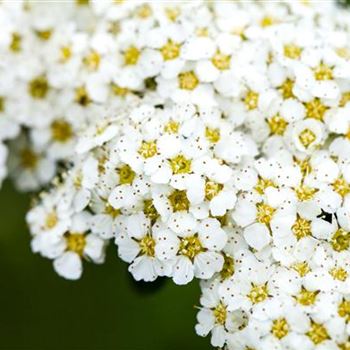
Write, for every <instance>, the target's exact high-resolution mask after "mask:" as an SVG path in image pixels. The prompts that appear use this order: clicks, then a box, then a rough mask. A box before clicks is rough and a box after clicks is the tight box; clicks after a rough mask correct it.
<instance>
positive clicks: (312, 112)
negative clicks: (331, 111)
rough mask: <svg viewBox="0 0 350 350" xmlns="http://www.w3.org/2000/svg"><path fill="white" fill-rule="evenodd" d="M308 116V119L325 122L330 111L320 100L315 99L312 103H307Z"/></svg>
mask: <svg viewBox="0 0 350 350" xmlns="http://www.w3.org/2000/svg"><path fill="white" fill-rule="evenodd" d="M305 108H306V116H307V117H308V118H313V119H316V120H319V121H323V118H324V114H325V113H326V111H327V110H328V107H327V106H325V105H324V104H323V103H322V102H321V100H320V99H319V98H315V99H313V100H312V101H310V102H306V103H305Z"/></svg>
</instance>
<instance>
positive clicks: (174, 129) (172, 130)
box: [164, 120, 179, 134]
mask: <svg viewBox="0 0 350 350" xmlns="http://www.w3.org/2000/svg"><path fill="white" fill-rule="evenodd" d="M164 131H165V132H167V133H168V134H177V133H178V131H179V123H178V122H176V121H174V120H169V122H168V123H167V124H166V125H165V126H164Z"/></svg>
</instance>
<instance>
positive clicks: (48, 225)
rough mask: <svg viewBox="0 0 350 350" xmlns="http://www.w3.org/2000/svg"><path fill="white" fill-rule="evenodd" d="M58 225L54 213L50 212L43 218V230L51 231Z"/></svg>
mask: <svg viewBox="0 0 350 350" xmlns="http://www.w3.org/2000/svg"><path fill="white" fill-rule="evenodd" d="M57 223H58V217H57V214H56V212H55V211H52V212H50V213H48V214H47V215H46V218H45V225H44V227H45V229H46V230H51V229H53V228H54V227H55V226H56V225H57Z"/></svg>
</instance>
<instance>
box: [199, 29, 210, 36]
mask: <svg viewBox="0 0 350 350" xmlns="http://www.w3.org/2000/svg"><path fill="white" fill-rule="evenodd" d="M196 35H197V36H204V37H205V36H208V35H209V31H208V28H206V27H200V28H197V29H196Z"/></svg>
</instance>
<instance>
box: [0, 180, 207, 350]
mask: <svg viewBox="0 0 350 350" xmlns="http://www.w3.org/2000/svg"><path fill="white" fill-rule="evenodd" d="M28 205H29V196H28V195H23V194H22V195H21V194H18V193H16V191H15V190H14V189H13V188H12V187H11V186H10V185H9V184H8V183H7V184H5V186H4V187H3V188H2V189H1V190H0V225H1V226H0V227H1V230H0V273H1V275H0V349H1V350H3V349H6V350H7V349H9V350H10V349H33V350H34V349H35V350H46V349H48V350H51V349H60V350H68V349H94V350H99V349H103V350H109V349H116V350H126V349H128V350H149V349H152V350H156V349H167V350H172V349H174V350H175V349H176V350H178V349H186V350H187V349H193V350H195V349H201V350H206V349H211V347H210V346H209V339H204V338H200V337H198V336H196V335H195V333H194V325H195V315H196V312H197V311H196V309H195V308H194V305H198V300H199V287H198V283H196V282H193V283H191V284H190V285H187V286H184V287H179V286H175V285H174V284H173V283H172V282H171V281H167V280H166V281H164V283H160V285H157V283H156V285H154V284H152V285H150V284H147V285H146V290H145V287H144V286H141V287H138V286H137V285H136V284H135V283H134V282H133V281H132V280H131V279H130V277H129V275H128V272H127V265H126V264H125V263H123V262H122V261H120V260H119V259H117V258H116V250H115V247H114V246H112V245H111V246H110V247H109V251H108V258H107V262H106V263H105V264H104V265H102V266H96V265H93V264H88V263H87V264H85V266H84V267H85V269H84V275H83V278H82V279H81V280H79V281H78V282H69V281H65V280H63V279H61V278H59V277H58V276H57V275H56V274H55V272H54V271H53V269H52V264H51V262H50V261H49V260H47V259H43V258H41V257H40V256H39V255H34V254H33V253H32V252H31V251H30V246H29V241H30V239H29V238H30V237H29V233H28V230H27V228H26V225H25V220H24V217H25V213H26V210H27V208H28ZM158 284H159V283H158ZM149 286H150V287H151V288H153V289H155V290H149Z"/></svg>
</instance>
